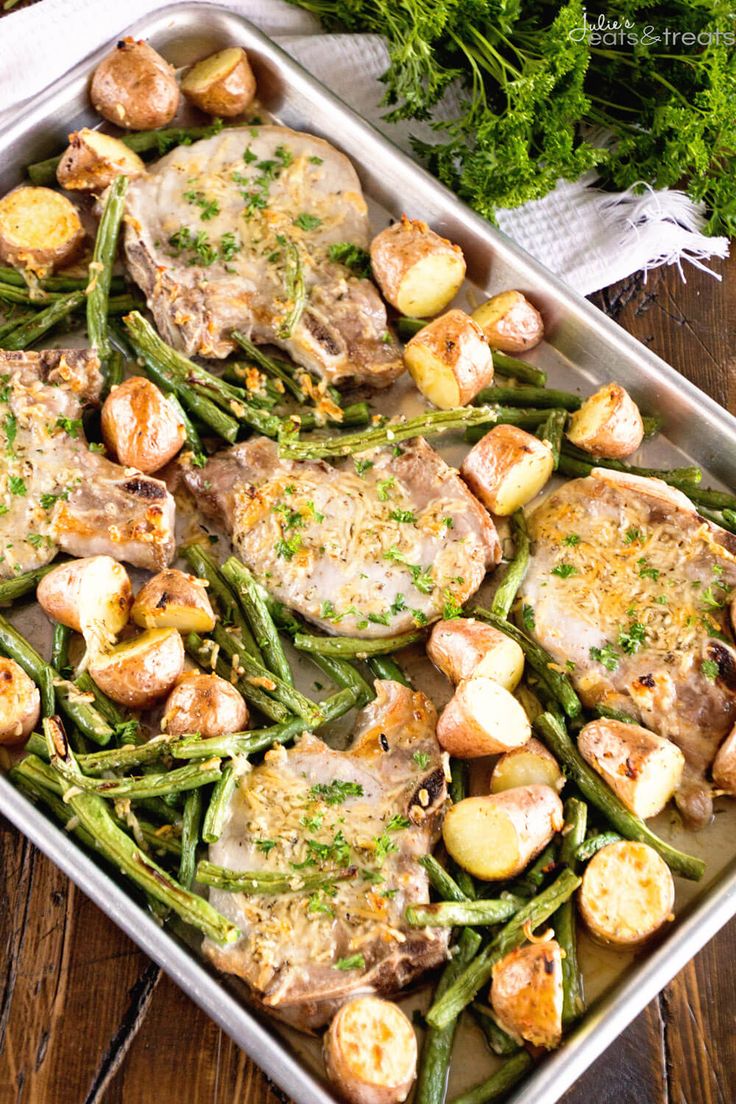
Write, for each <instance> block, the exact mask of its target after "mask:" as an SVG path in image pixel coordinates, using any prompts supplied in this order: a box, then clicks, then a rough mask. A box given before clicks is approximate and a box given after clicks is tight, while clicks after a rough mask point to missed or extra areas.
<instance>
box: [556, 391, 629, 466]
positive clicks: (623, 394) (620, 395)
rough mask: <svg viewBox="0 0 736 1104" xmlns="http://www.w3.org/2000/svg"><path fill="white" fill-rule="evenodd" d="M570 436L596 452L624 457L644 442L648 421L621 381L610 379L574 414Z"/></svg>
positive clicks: (570, 438) (578, 444)
mask: <svg viewBox="0 0 736 1104" xmlns="http://www.w3.org/2000/svg"><path fill="white" fill-rule="evenodd" d="M567 437H568V439H569V440H570V441H571V442H572V443H573V445H577V447H578V448H580V449H583V450H584V451H585V452H589V453H591V454H592V455H593V456H605V457H607V458H610V459H612V460H623V459H625V458H626V457H627V456H631V454H632V453H634V452H636V450H637V449H638V448H639V446H640V445H641V443H642V441H643V439H644V423H643V422H642V419H641V414H640V413H639V408H638V406H637V405H636V403H635V402H634V400H633V399H632V398H631V395H629V393H628V391H625V390H624V388H623V387H622V386H621V384H620V383H607V384H606V385H605V386H604V387H601V388H600V389H599V390H598V391H596V392H595V394H593V395H590V396H589V398H587V399H586V400H585V402H584V403H583V405H582V406H581V407H580V409H579V410H576V411H575V413H574V414H573V415H572V416H571V418H570V424H569V427H568V430H567Z"/></svg>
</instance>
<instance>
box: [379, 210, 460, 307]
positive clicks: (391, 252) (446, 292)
mask: <svg viewBox="0 0 736 1104" xmlns="http://www.w3.org/2000/svg"><path fill="white" fill-rule="evenodd" d="M429 258H435V259H438V260H439V261H440V265H441V267H445V268H446V273H445V278H444V280H441V281H440V280H437V279H435V280H433V281H432V287H431V288H428V290H426V291H424V290H423V291H422V292H421V293H420V294H416V293H414V291H413V289H411V288H410V290H409V293H408V294H407V276H409V275H410V273H411V270H412V269H413V268H415V266H417V265H422V263H423V262H426V261H427V260H428V259H429ZM442 261H444V266H442V264H441V262H442ZM371 268H372V270H373V276H374V278H375V280H376V283H377V284H378V286H379V288H380V289H381V294H382V295H383V297H384V299H385V300H386V301H387V302H388V303H390V304H391V306H392V307H396V309H397V310H398V311H401V313H402V314H408V315H414V316H416V317H418V318H429V317H431V316H432V315H435V314H439V312H440V311H441V310H443V309H444V308H445V307H446V306H447V304H448V303H449V302H451V300H452V299H454V298H455V295H456V294H457V292H458V291H459V289H460V287H461V286H462V282H463V280H464V279H465V258H464V257H463V252H462V249H461V248H460V246H459V245H453V243H452V242H450V241H448V240H447V238H442V237H440V235H439V234H436V233H435V232H434V230H430V228H429V226H428V225H427V223H426V222H422V221H421V220H420V219H410V218H407V217H406V215H402V216H401V220H400V221H399V222H395V223H393V224H392V225H391V226H388V227H386V229H385V230H382V231H381V233H380V234H377V235H376V237H375V238H374V239H373V241H372V242H371ZM410 283H413V281H411V280H410ZM417 290H418V289H417Z"/></svg>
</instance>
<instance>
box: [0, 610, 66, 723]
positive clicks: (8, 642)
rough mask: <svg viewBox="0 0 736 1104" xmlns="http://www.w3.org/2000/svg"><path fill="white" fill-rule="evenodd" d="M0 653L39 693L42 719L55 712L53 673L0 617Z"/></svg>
mask: <svg viewBox="0 0 736 1104" xmlns="http://www.w3.org/2000/svg"><path fill="white" fill-rule="evenodd" d="M0 651H1V652H3V653H4V654H5V655H6V656H9V657H10V659H14V660H15V662H16V663H17V664H18V665H19V666H20V667H22V668H23V670H24V671H25V673H26V674H27V675H28V677H29V678H30V679H33V681H34V682H35V683H36V686H38V688H39V690H40V692H41V710H42V712H43V715H44V717H50V716H51V714H52V713H53V712H54V711H55V708H56V705H55V702H56V697H55V694H54V671H53V669H52V668H51V667H50V666H49V664H48V663H46V661H45V660H44V659H42V658H41V656H40V655H39V654H38V652H37V651H36V649H35V648H33V647H32V646H31V645H30V644H29V643H28V641H27V640H26V639H25V638H24V637H22V636H21V634H20V633H19V632H18V630H17V629H16V628H14V627H13V625H11V624H10V622H9V621H6V619H5V618H4V617H2V616H0Z"/></svg>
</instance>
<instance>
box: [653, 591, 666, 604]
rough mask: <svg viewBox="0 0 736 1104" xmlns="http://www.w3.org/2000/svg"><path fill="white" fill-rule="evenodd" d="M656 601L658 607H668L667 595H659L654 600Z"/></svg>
mask: <svg viewBox="0 0 736 1104" xmlns="http://www.w3.org/2000/svg"><path fill="white" fill-rule="evenodd" d="M654 601H655V602H656V603H657V605H658V606H666V605H667V595H666V594H658V595H657V597H656V598H655V599H654Z"/></svg>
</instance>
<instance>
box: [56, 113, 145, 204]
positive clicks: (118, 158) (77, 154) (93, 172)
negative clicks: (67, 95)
mask: <svg viewBox="0 0 736 1104" xmlns="http://www.w3.org/2000/svg"><path fill="white" fill-rule="evenodd" d="M96 146H98V147H99V148H95V147H96ZM116 147H119V148H116ZM145 171H146V166H145V165H144V164H143V162H142V161H141V159H140V157H139V156H138V154H137V153H134V152H133V150H129V149H128V148H127V146H125V145H123V143H122V142H120V141H119V140H118V139H117V138H112V137H111V136H110V135H108V134H105V135H102V134H100V133H99V132H98V131H94V130H89V129H87V128H83V129H82V130H75V131H73V132H72V133H71V134H70V135H69V145H68V146H67V148H66V149H65V150H64V153H63V154H62V155H61V160H60V161H59V164H58V167H57V169H56V179H57V180H58V182H59V184H60V185H61V187H62V188H66V189H67V190H68V191H77V192H100V191H102V190H103V189H105V188H107V187H108V186H109V185H110V184H112V182H113V180H114V179H115V177H116V176H129V177H134V176H141V175H143V173H145Z"/></svg>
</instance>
